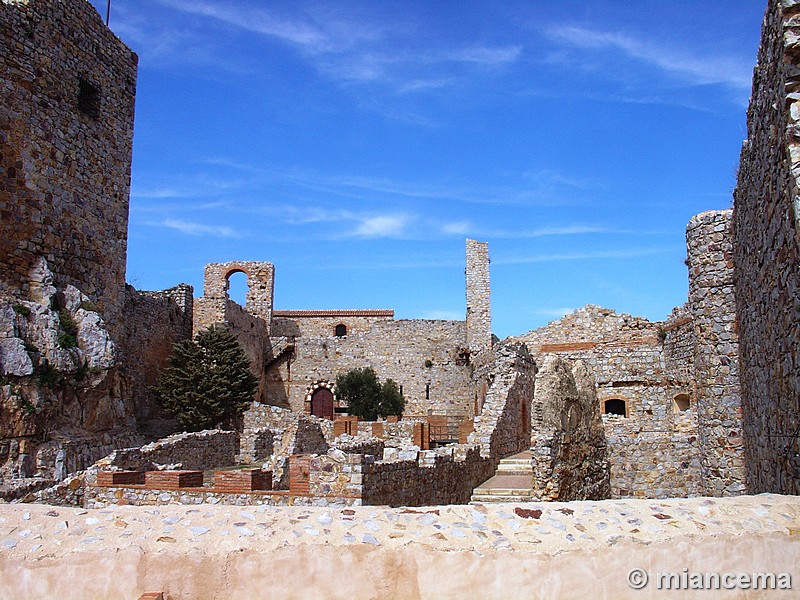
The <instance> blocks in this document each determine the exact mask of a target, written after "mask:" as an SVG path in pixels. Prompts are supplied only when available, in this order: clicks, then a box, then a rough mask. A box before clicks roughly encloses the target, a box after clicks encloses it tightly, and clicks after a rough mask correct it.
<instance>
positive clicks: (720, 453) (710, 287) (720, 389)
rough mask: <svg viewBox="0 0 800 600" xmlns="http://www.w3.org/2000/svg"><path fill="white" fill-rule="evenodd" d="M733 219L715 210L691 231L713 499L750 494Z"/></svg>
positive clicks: (700, 400) (706, 479)
mask: <svg viewBox="0 0 800 600" xmlns="http://www.w3.org/2000/svg"><path fill="white" fill-rule="evenodd" d="M731 218H732V215H731V211H730V210H723V211H709V212H705V213H701V214H699V215H697V216H696V217H694V218H693V219H692V220H691V221H690V222H689V225H688V226H687V227H686V245H687V254H688V263H689V305H690V307H691V312H692V315H693V324H694V336H695V358H694V372H695V380H696V382H697V424H698V432H699V440H700V457H701V461H700V465H701V470H702V479H703V486H704V493H706V494H708V495H711V496H722V495H725V496H727V495H732V494H741V493H744V492H745V489H746V488H745V477H744V475H745V473H744V449H743V447H742V403H741V398H740V394H739V360H738V356H739V343H738V330H737V323H736V313H735V299H734V288H733V249H732V236H731Z"/></svg>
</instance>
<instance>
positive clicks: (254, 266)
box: [194, 261, 275, 335]
mask: <svg viewBox="0 0 800 600" xmlns="http://www.w3.org/2000/svg"><path fill="white" fill-rule="evenodd" d="M233 273H244V274H245V275H246V276H247V284H248V290H247V294H246V295H245V306H244V307H243V308H244V309H245V310H246V311H247V312H248V313H250V314H251V315H253V316H255V317H258V318H260V319H261V320H262V321H263V322H264V324H265V326H266V328H267V334H268V335H269V327H270V324H271V323H272V307H273V303H274V294H275V267H274V266H273V265H272V263H268V262H256V261H232V262H226V263H209V264H207V265H206V268H205V272H204V275H203V301H202V302H199V303H198V307H197V310H196V311H195V318H194V330H195V332H197V331H199V330H200V329H205V328H207V327H211V326H212V325H222V324H224V323H226V322H227V321H228V319H229V315H228V310H229V307H230V306H231V304H234V305H236V303H235V302H227V300H228V278H229V277H230V276H231V275H232V274H233ZM236 306H238V305H236Z"/></svg>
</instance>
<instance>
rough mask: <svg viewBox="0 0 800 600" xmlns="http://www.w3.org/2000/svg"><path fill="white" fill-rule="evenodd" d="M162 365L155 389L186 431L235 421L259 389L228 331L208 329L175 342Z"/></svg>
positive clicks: (247, 361) (240, 350)
mask: <svg viewBox="0 0 800 600" xmlns="http://www.w3.org/2000/svg"><path fill="white" fill-rule="evenodd" d="M167 364H168V366H167V367H166V368H165V369H164V370H163V371H162V372H161V374H160V375H159V378H158V383H157V385H156V387H155V389H156V392H157V393H158V395H159V397H160V399H161V403H162V404H163V406H164V407H165V408H166V409H167V410H169V411H170V412H172V413H173V414H174V415H175V417H176V418H177V419H178V422H179V423H180V424H181V425H182V426H183V427H185V428H186V430H187V431H200V430H201V429H208V428H211V427H214V426H216V425H218V424H219V423H220V422H223V421H226V420H231V419H234V418H235V417H238V416H239V415H241V414H242V412H244V410H245V409H247V407H248V406H250V403H251V402H252V401H253V394H254V393H255V391H256V389H257V387H258V381H257V379H256V378H255V376H254V375H253V374H252V373H251V372H250V361H249V360H248V358H247V356H246V355H245V353H244V350H242V347H241V346H240V345H239V342H238V341H237V340H236V337H235V336H234V335H233V334H232V333H230V332H229V331H228V330H227V329H223V328H217V327H211V328H209V329H206V330H203V331H200V332H198V334H197V335H196V336H195V338H194V339H193V340H192V339H189V340H184V341H182V342H178V343H177V344H175V345H174V346H173V349H172V354H171V355H170V357H169V359H168V363H167Z"/></svg>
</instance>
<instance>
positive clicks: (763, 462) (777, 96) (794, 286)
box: [733, 0, 800, 494]
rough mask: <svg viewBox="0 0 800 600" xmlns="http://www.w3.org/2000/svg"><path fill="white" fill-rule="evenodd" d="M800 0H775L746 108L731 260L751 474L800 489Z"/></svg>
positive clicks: (767, 483)
mask: <svg viewBox="0 0 800 600" xmlns="http://www.w3.org/2000/svg"><path fill="white" fill-rule="evenodd" d="M799 17H800V2H797V0H783V1H782V2H780V1H778V0H770V1H769V2H768V8H767V12H766V15H765V17H764V24H763V29H762V40H761V48H760V50H759V54H758V64H757V65H756V68H755V72H754V76H753V91H752V95H751V99H750V108H749V109H748V111H747V140H746V141H745V143H744V145H743V146H742V153H741V162H740V165H739V175H738V182H737V187H736V191H735V192H734V215H733V238H734V242H733V263H734V279H735V282H736V308H737V314H738V324H739V329H740V330H739V340H740V346H739V352H740V361H741V378H742V411H743V418H744V424H743V425H744V434H745V444H746V445H745V458H746V461H745V462H746V469H747V482H748V485H749V487H750V490H751V491H752V492H765V491H768V492H779V493H788V494H798V493H800V409H798V407H800V200H798V197H800V196H799V194H798V178H800V95H799V94H800V87H798V74H799V73H800V46H798V40H800V28H798V18H799Z"/></svg>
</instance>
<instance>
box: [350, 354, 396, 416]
mask: <svg viewBox="0 0 800 600" xmlns="http://www.w3.org/2000/svg"><path fill="white" fill-rule="evenodd" d="M336 395H337V397H338V398H339V400H341V401H343V402H344V403H345V404H347V412H348V413H349V414H351V415H354V416H357V417H361V418H362V419H364V420H366V421H374V420H376V419H377V418H378V417H388V416H389V415H402V414H403V409H404V408H405V406H406V401H405V399H404V398H403V395H402V394H401V393H400V390H399V389H398V388H397V384H396V383H395V382H394V381H392V380H391V379H387V380H386V381H384V382H383V384H381V383H380V382H379V381H378V376H377V375H376V374H375V371H374V370H373V369H371V368H369V367H367V368H364V369H352V370H351V371H348V372H347V373H345V374H343V375H338V376H337V377H336Z"/></svg>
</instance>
